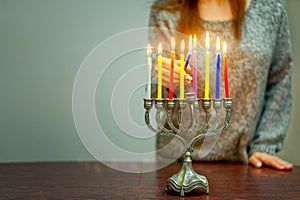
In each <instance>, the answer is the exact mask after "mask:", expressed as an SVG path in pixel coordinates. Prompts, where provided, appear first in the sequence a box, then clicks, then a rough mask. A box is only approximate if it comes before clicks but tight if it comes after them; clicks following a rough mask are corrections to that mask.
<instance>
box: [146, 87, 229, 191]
mask: <svg viewBox="0 0 300 200" xmlns="http://www.w3.org/2000/svg"><path fill="white" fill-rule="evenodd" d="M200 105H201V106H202V108H203V111H204V119H203V120H201V116H200V114H201V111H200V110H201V109H200ZM222 105H223V107H222ZM231 107H232V99H231V98H225V99H223V100H221V99H195V98H194V93H186V99H184V100H181V99H155V98H152V99H144V108H145V122H146V125H147V127H148V128H149V129H150V130H152V131H154V132H156V133H158V136H159V137H175V138H177V139H179V140H180V141H181V143H182V144H183V146H184V148H183V149H184V150H183V153H182V154H183V155H184V160H183V164H182V167H181V169H180V170H179V172H178V173H176V174H174V175H173V176H172V177H170V178H169V179H168V180H167V182H166V191H172V190H174V191H176V192H179V193H180V196H184V195H185V193H189V192H191V191H193V190H198V191H201V192H204V193H209V186H208V181H207V179H206V177H205V176H203V175H199V174H197V173H196V172H195V171H194V169H193V167H192V159H191V155H192V153H193V148H194V145H195V143H196V142H197V141H199V140H200V139H203V138H205V137H208V136H211V137H214V136H217V135H219V134H220V133H222V132H223V131H224V130H225V129H226V128H227V127H228V125H229V123H230V121H231ZM175 108H177V109H175ZM222 108H223V109H225V111H226V116H225V120H224V122H222V123H221V109H222ZM152 109H156V111H155V123H156V126H155V127H154V126H153V125H152V124H151V120H150V112H151V110H152ZM184 109H189V110H190V112H191V117H192V118H191V123H188V125H183V121H182V119H183V110H184ZM211 112H215V120H211ZM162 114H165V115H166V119H165V118H163V117H161V116H162ZM174 114H175V116H176V117H177V122H178V124H179V126H176V123H175V122H174V119H173V118H174V116H173V115H174ZM193 133H194V134H195V133H196V134H195V136H194V137H192V139H191V140H190V141H186V139H184V138H185V137H182V134H193Z"/></svg>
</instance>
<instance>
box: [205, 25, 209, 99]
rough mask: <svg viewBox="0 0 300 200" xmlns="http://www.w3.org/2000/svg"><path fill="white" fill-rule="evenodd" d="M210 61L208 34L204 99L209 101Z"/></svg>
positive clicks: (207, 35) (207, 36)
mask: <svg viewBox="0 0 300 200" xmlns="http://www.w3.org/2000/svg"><path fill="white" fill-rule="evenodd" d="M209 59H210V53H209V33H208V31H207V32H206V59H205V61H206V62H205V63H206V72H205V92H204V98H205V99H209Z"/></svg>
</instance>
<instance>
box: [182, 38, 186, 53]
mask: <svg viewBox="0 0 300 200" xmlns="http://www.w3.org/2000/svg"><path fill="white" fill-rule="evenodd" d="M184 49H185V43H184V40H182V41H181V53H182V54H183V53H184Z"/></svg>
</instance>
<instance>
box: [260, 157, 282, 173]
mask: <svg viewBox="0 0 300 200" xmlns="http://www.w3.org/2000/svg"><path fill="white" fill-rule="evenodd" d="M257 157H258V159H260V160H261V161H262V163H263V164H265V165H268V166H270V167H273V168H275V169H277V170H284V166H283V165H281V164H280V163H279V162H278V160H277V159H276V157H275V156H272V155H270V154H267V153H257Z"/></svg>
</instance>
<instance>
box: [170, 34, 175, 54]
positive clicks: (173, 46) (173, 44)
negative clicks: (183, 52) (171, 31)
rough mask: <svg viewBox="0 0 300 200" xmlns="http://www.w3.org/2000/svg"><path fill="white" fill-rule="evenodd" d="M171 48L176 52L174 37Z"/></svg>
mask: <svg viewBox="0 0 300 200" xmlns="http://www.w3.org/2000/svg"><path fill="white" fill-rule="evenodd" d="M171 48H172V51H174V50H175V39H174V37H172V38H171Z"/></svg>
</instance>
